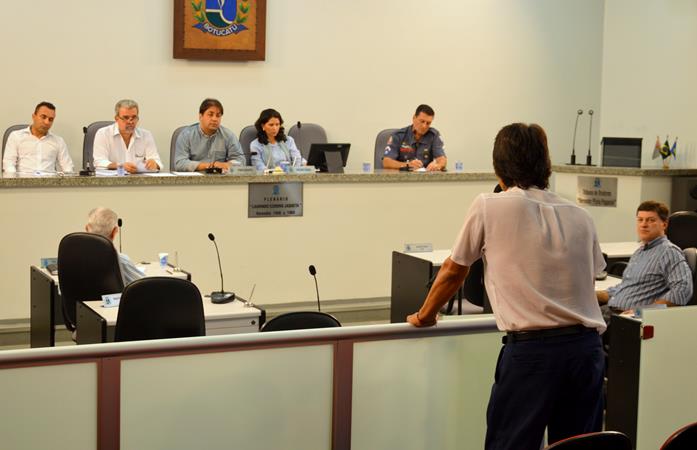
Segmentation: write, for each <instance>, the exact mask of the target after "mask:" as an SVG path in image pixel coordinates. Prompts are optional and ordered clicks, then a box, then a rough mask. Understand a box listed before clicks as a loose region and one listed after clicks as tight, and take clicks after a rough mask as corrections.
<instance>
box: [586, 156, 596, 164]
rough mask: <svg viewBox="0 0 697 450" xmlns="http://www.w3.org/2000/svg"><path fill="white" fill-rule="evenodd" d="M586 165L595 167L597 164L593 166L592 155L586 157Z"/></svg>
mask: <svg viewBox="0 0 697 450" xmlns="http://www.w3.org/2000/svg"><path fill="white" fill-rule="evenodd" d="M586 165H587V166H595V164H593V157H592V156H591V155H588V156H586Z"/></svg>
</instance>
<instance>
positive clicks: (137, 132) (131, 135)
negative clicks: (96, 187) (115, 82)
mask: <svg viewBox="0 0 697 450" xmlns="http://www.w3.org/2000/svg"><path fill="white" fill-rule="evenodd" d="M114 111H115V112H116V116H115V117H114V119H115V120H116V121H115V122H114V123H113V124H112V125H109V126H106V127H104V128H100V129H99V130H97V134H95V136H94V147H93V149H92V157H93V159H94V167H95V168H97V169H116V168H117V167H118V166H120V165H122V166H123V168H124V169H125V170H126V171H127V172H128V173H137V172H145V171H158V170H160V169H161V168H162V160H161V159H160V155H159V153H158V152H157V146H156V145H155V139H154V138H153V136H152V133H150V132H149V131H148V130H144V129H143V128H138V127H137V125H138V119H139V117H138V103H136V102H135V101H133V100H119V101H118V102H117V103H116V106H115V107H114Z"/></svg>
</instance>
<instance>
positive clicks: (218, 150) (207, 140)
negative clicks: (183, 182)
mask: <svg viewBox="0 0 697 450" xmlns="http://www.w3.org/2000/svg"><path fill="white" fill-rule="evenodd" d="M216 161H217V162H229V161H237V162H238V163H240V165H243V166H244V165H245V163H246V160H245V157H244V153H243V152H242V147H241V146H240V141H239V140H238V139H237V136H235V134H234V133H233V132H232V131H230V130H228V129H227V128H225V127H220V128H218V131H216V132H215V134H213V135H212V136H206V135H205V134H204V133H203V131H201V126H200V125H199V124H198V123H195V124H193V125H190V126H188V127H186V128H184V129H183V130H182V132H181V133H180V134H179V137H177V143H176V144H175V150H174V169H175V170H177V171H181V172H193V171H195V170H196V168H197V167H198V165H199V163H202V162H216Z"/></svg>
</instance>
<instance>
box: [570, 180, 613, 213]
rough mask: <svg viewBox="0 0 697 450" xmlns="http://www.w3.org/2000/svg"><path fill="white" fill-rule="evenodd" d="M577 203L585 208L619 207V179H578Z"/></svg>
mask: <svg viewBox="0 0 697 450" xmlns="http://www.w3.org/2000/svg"><path fill="white" fill-rule="evenodd" d="M576 203H578V204H579V205H583V206H604V207H609V208H616V207H617V177H582V176H579V177H578V185H577V187H576Z"/></svg>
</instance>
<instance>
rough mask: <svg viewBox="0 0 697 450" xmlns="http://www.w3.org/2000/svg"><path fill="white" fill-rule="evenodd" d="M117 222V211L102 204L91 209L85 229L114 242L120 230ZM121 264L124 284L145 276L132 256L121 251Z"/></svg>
mask: <svg viewBox="0 0 697 450" xmlns="http://www.w3.org/2000/svg"><path fill="white" fill-rule="evenodd" d="M117 223H118V216H117V215H116V213H115V212H114V211H112V210H110V209H109V208H103V207H101V206H100V207H98V208H94V209H93V210H92V211H90V213H89V215H88V216H87V225H85V231H86V232H88V233H94V234H98V235H100V236H104V237H105V238H107V239H109V240H110V241H112V242H113V241H114V239H115V238H116V234H117V233H118V232H119V227H118V226H117ZM119 266H120V268H121V277H122V278H123V285H124V286H126V285H128V284H129V283H132V282H134V281H135V280H139V279H141V278H143V277H144V274H143V272H141V271H140V270H139V269H138V268H137V267H136V266H135V264H133V262H131V260H130V258H129V257H128V256H127V255H125V254H123V253H119Z"/></svg>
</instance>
